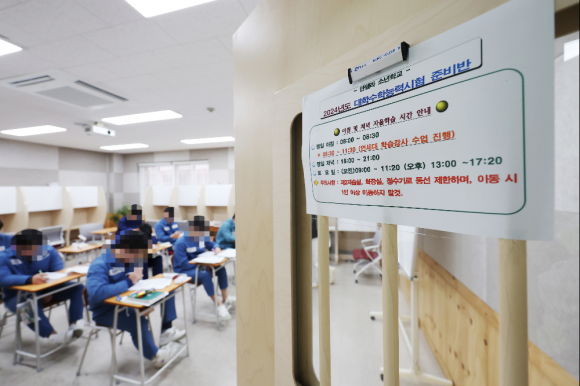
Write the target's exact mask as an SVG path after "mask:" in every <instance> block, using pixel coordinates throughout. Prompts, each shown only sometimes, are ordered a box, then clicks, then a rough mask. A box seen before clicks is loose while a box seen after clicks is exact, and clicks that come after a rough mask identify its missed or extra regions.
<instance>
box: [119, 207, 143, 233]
mask: <svg viewBox="0 0 580 386" xmlns="http://www.w3.org/2000/svg"><path fill="white" fill-rule="evenodd" d="M141 224H143V210H142V208H141V205H137V204H133V205H131V209H130V210H129V211H128V212H127V215H126V216H124V217H122V218H121V219H120V220H119V224H118V225H117V233H116V234H117V235H119V234H121V232H123V231H128V230H137V229H138V228H139V226H140V225H141Z"/></svg>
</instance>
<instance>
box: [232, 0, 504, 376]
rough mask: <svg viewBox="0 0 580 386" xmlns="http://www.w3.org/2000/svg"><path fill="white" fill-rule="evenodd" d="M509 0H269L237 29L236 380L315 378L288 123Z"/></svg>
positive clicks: (235, 56)
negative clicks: (299, 305)
mask: <svg viewBox="0 0 580 386" xmlns="http://www.w3.org/2000/svg"><path fill="white" fill-rule="evenodd" d="M506 1H507V0H488V1H477V0H461V1H460V0H409V1H399V0H384V1H372V0H360V1H348V0H263V1H262V2H261V3H260V4H259V5H258V6H257V8H256V9H255V11H254V12H253V13H252V14H251V15H250V16H249V17H248V19H247V20H246V21H245V22H244V24H243V25H242V26H241V27H240V29H239V30H238V31H237V32H236V34H235V35H234V50H233V52H234V104H235V109H234V124H235V128H236V154H235V157H236V181H238V186H237V189H236V196H237V197H236V198H237V200H238V201H239V202H241V203H242V204H243V205H241V206H240V207H239V208H238V210H237V212H236V220H237V225H238V226H237V234H236V236H237V253H238V264H237V267H236V268H237V271H238V278H239V279H238V281H237V293H238V303H237V313H236V316H237V329H238V331H237V337H238V338H237V339H238V340H237V350H238V357H237V358H238V364H237V369H238V385H239V386H249V385H253V386H262V385H268V386H269V385H276V386H295V385H296V384H299V385H301V386H311V385H312V384H313V383H311V382H315V381H314V380H300V381H298V382H297V380H296V378H295V375H296V373H295V371H294V370H295V367H294V366H295V355H294V354H295V353H294V350H299V348H297V346H296V345H295V339H301V336H295V334H296V333H297V330H296V328H297V327H296V326H297V325H305V324H303V323H305V321H303V320H296V317H297V316H296V315H298V314H297V313H295V314H294V315H293V317H289V312H291V310H292V307H293V291H292V285H293V283H294V281H293V280H294V279H293V277H292V272H293V269H292V267H293V258H294V256H293V253H294V251H295V248H294V245H293V240H294V239H293V234H294V233H293V232H294V229H293V225H292V224H293V221H294V220H295V217H293V216H294V214H293V205H292V203H293V202H294V200H295V197H293V186H294V182H293V180H292V179H293V178H297V177H293V176H294V175H293V173H292V170H293V168H292V154H293V153H292V134H291V133H292V129H291V127H292V124H293V121H294V119H295V117H296V116H298V115H299V114H300V113H301V111H302V100H303V97H304V96H305V95H308V94H310V93H312V92H314V91H317V90H319V89H322V88H324V87H326V86H328V85H330V84H332V83H334V82H336V81H338V80H340V79H344V78H346V76H347V69H348V68H350V67H353V66H355V65H358V64H360V63H363V62H364V61H366V60H368V59H370V58H372V57H375V56H376V55H377V53H381V52H384V51H385V50H388V49H390V48H392V47H395V46H397V45H398V44H400V42H401V41H406V42H408V43H409V44H410V45H411V47H412V46H414V45H417V44H419V43H421V42H423V41H426V40H428V39H430V38H432V37H434V36H436V35H439V34H441V33H443V32H445V31H447V30H449V29H451V28H453V27H456V26H458V25H460V24H462V23H465V22H467V21H469V20H471V19H473V18H475V17H477V16H479V15H481V14H483V13H485V12H487V11H489V10H491V9H493V8H495V7H497V6H499V5H501V4H503V3H505V2H506ZM329 215H331V214H329ZM302 317H308V315H307V314H304V315H303V316H302ZM467 340H468V339H467ZM497 370H498V371H499V367H498V368H497ZM489 384H490V385H491V384H493V383H489Z"/></svg>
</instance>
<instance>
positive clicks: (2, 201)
mask: <svg viewBox="0 0 580 386" xmlns="http://www.w3.org/2000/svg"><path fill="white" fill-rule="evenodd" d="M13 213H16V187H15V186H2V187H0V214H13Z"/></svg>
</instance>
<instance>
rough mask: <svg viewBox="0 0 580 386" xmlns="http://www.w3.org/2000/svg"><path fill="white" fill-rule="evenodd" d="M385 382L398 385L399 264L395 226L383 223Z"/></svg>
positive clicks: (392, 385) (386, 384)
mask: <svg viewBox="0 0 580 386" xmlns="http://www.w3.org/2000/svg"><path fill="white" fill-rule="evenodd" d="M382 243H383V246H382V255H383V353H384V371H383V374H384V384H385V386H399V286H398V281H399V266H398V249H397V226H396V225H390V224H383V226H382Z"/></svg>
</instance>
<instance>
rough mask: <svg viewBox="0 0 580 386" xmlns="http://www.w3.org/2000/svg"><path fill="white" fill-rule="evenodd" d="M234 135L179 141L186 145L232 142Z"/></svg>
mask: <svg viewBox="0 0 580 386" xmlns="http://www.w3.org/2000/svg"><path fill="white" fill-rule="evenodd" d="M235 140H236V139H235V138H234V137H216V138H198V139H184V140H182V141H181V142H182V143H185V144H187V145H199V144H203V143H219V142H233V141H235Z"/></svg>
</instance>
